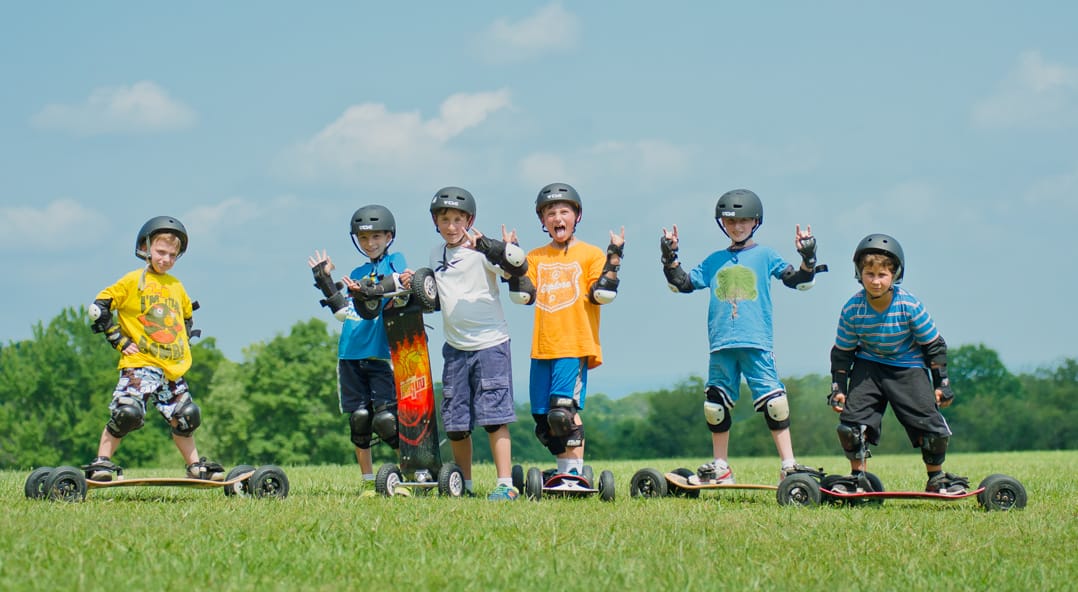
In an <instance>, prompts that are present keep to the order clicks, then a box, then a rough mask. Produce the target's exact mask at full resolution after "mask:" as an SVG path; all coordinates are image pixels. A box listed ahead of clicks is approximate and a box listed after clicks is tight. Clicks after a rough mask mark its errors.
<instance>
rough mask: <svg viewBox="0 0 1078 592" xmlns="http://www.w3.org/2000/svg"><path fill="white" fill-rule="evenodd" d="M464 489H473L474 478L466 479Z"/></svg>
mask: <svg viewBox="0 0 1078 592" xmlns="http://www.w3.org/2000/svg"><path fill="white" fill-rule="evenodd" d="M464 489H467V490H468V491H471V490H472V480H471V479H465V480H464Z"/></svg>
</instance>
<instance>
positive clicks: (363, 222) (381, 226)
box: [352, 205, 397, 238]
mask: <svg viewBox="0 0 1078 592" xmlns="http://www.w3.org/2000/svg"><path fill="white" fill-rule="evenodd" d="M371 230H384V231H386V232H388V233H389V234H392V235H393V238H396V237H397V221H396V220H394V219H393V212H390V211H389V208H387V207H385V206H379V205H369V206H363V207H362V208H359V209H358V210H356V213H354V214H352V234H359V233H360V232H368V231H371Z"/></svg>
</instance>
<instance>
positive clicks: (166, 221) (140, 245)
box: [135, 216, 187, 261]
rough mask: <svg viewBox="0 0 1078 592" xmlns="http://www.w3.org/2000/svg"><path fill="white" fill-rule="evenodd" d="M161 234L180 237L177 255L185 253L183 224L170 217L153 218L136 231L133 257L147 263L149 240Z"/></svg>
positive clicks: (185, 235) (185, 230)
mask: <svg viewBox="0 0 1078 592" xmlns="http://www.w3.org/2000/svg"><path fill="white" fill-rule="evenodd" d="M161 232H170V233H172V234H175V235H176V236H178V237H180V252H179V255H183V254H184V252H185V251H187V229H186V228H184V226H183V223H182V222H180V221H179V220H177V219H175V218H173V217H172V216H155V217H153V218H150V219H149V220H147V221H146V223H145V224H143V225H142V228H139V230H138V235H137V236H136V237H135V257H138V258H139V259H142V260H143V261H149V260H150V252H149V249H150V240H151V239H153V236H154V235H155V234H158V233H161Z"/></svg>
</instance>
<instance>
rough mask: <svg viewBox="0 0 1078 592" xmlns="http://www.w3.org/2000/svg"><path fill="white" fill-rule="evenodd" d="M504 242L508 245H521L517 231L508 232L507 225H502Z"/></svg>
mask: <svg viewBox="0 0 1078 592" xmlns="http://www.w3.org/2000/svg"><path fill="white" fill-rule="evenodd" d="M502 240H503V241H505V242H507V243H513V244H514V245H516V244H520V242H519V241H518V240H517V229H516V228H514V229H513V230H511V231H509V232H506V231H505V224H502Z"/></svg>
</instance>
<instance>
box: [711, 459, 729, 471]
mask: <svg viewBox="0 0 1078 592" xmlns="http://www.w3.org/2000/svg"><path fill="white" fill-rule="evenodd" d="M711 462H713V463H715V469H716V470H717V471H719V472H720V473H721V472H722V471H723V469H729V468H730V465H729V464H728V463H727V462H726V461H725V460H723V459H721V458H716V459H715V460H713V461H711Z"/></svg>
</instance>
